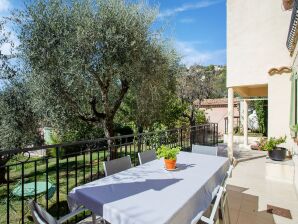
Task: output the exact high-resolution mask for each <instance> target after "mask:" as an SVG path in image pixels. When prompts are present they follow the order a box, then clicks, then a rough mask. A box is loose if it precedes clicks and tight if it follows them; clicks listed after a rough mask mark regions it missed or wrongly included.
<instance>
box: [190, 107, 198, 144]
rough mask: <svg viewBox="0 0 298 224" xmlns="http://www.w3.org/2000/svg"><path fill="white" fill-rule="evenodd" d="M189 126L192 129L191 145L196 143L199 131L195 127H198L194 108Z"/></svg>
mask: <svg viewBox="0 0 298 224" xmlns="http://www.w3.org/2000/svg"><path fill="white" fill-rule="evenodd" d="M189 124H190V127H193V128H191V133H190V142H191V144H195V143H196V136H197V130H196V128H195V127H194V126H196V117H195V108H194V106H192V108H191V115H190V117H189Z"/></svg>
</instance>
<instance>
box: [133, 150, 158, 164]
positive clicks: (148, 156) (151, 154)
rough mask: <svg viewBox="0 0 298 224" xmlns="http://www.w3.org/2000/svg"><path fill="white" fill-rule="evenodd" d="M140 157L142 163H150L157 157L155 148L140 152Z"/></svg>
mask: <svg viewBox="0 0 298 224" xmlns="http://www.w3.org/2000/svg"><path fill="white" fill-rule="evenodd" d="M138 157H139V161H140V164H144V163H148V162H150V161H152V160H155V159H157V157H156V151H155V150H148V151H145V152H139V153H138Z"/></svg>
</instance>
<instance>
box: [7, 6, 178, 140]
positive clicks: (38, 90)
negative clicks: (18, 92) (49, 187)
mask: <svg viewBox="0 0 298 224" xmlns="http://www.w3.org/2000/svg"><path fill="white" fill-rule="evenodd" d="M156 15H157V10H156V8H151V7H149V6H148V5H146V4H144V3H135V2H133V1H132V2H127V1H122V0H97V1H95V0H94V1H92V0H87V1H80V0H76V1H67V0H37V1H34V2H32V3H31V4H28V5H27V6H26V7H25V9H23V10H21V11H19V12H17V13H15V14H14V16H13V17H12V19H11V20H12V21H14V22H15V25H16V27H17V28H16V30H17V35H18V38H19V41H20V45H19V49H18V50H19V52H20V57H22V59H23V61H24V64H25V65H26V69H27V72H26V74H28V75H27V77H26V79H27V80H28V83H30V86H31V90H32V94H33V105H34V108H35V110H36V111H38V112H40V114H41V115H44V119H45V120H47V121H49V122H50V123H51V124H52V125H53V126H55V125H56V126H57V127H59V128H61V127H63V128H67V127H68V125H70V124H71V123H72V122H76V121H78V120H80V121H84V122H87V123H89V124H94V125H101V126H102V127H103V129H104V133H105V136H106V137H111V136H113V134H114V133H113V126H114V118H115V116H116V113H117V112H118V110H119V108H120V106H121V103H122V102H123V100H124V99H125V97H126V96H127V93H128V91H129V90H134V91H138V90H139V86H142V85H143V86H144V85H145V84H146V86H150V87H152V88H147V89H148V91H149V92H151V91H155V88H154V85H155V83H157V82H160V83H162V84H163V85H164V88H166V86H168V85H170V82H168V80H169V79H170V77H173V76H175V73H176V67H177V66H178V59H177V57H176V55H175V53H174V51H173V50H172V49H171V48H170V47H169V46H168V45H167V44H166V42H165V40H163V38H162V34H161V33H159V31H157V30H154V29H153V28H152V27H153V26H152V24H153V22H154V21H155V18H156ZM159 85H160V84H159ZM147 95H148V96H150V94H147ZM144 97H146V94H144Z"/></svg>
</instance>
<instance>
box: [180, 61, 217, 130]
mask: <svg viewBox="0 0 298 224" xmlns="http://www.w3.org/2000/svg"><path fill="white" fill-rule="evenodd" d="M213 74H214V66H207V67H204V66H200V65H194V66H191V67H190V68H189V69H185V70H184V72H183V74H182V75H181V76H180V77H179V78H178V83H177V95H178V98H179V99H180V100H181V102H182V103H183V104H184V105H186V108H187V110H186V111H184V112H183V114H182V116H184V117H186V118H187V119H188V120H189V125H191V126H194V125H196V117H197V113H200V112H199V109H200V107H201V103H202V101H203V100H205V99H208V98H209V97H210V96H211V94H212V93H213V91H214V87H213V80H214V76H213Z"/></svg>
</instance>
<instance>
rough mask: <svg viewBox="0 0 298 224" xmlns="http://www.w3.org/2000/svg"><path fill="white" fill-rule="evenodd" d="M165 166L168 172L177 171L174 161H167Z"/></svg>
mask: <svg viewBox="0 0 298 224" xmlns="http://www.w3.org/2000/svg"><path fill="white" fill-rule="evenodd" d="M165 166H166V169H167V170H174V169H176V160H172V159H165Z"/></svg>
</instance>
